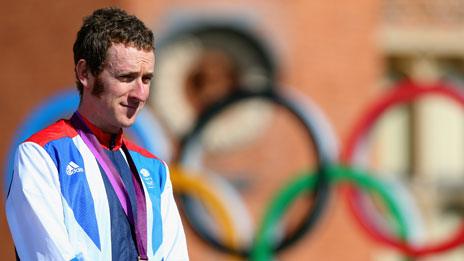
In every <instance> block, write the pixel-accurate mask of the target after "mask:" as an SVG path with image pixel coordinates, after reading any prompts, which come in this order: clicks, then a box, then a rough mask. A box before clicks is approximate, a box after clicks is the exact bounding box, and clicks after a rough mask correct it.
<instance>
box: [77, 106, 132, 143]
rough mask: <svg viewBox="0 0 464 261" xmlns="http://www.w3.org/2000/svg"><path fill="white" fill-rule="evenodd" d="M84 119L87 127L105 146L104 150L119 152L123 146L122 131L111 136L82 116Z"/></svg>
mask: <svg viewBox="0 0 464 261" xmlns="http://www.w3.org/2000/svg"><path fill="white" fill-rule="evenodd" d="M81 117H82V119H83V120H84V122H85V125H87V127H89V129H90V131H92V133H93V134H94V135H95V137H97V139H98V141H99V142H100V144H101V145H102V146H103V148H105V149H107V150H113V151H114V150H118V149H119V148H121V146H122V139H123V135H122V129H121V130H120V131H119V133H118V134H111V133H106V132H104V131H102V130H101V129H99V128H98V127H97V126H95V125H94V124H93V123H91V122H90V121H89V120H88V119H87V118H85V117H84V116H83V115H82V114H81Z"/></svg>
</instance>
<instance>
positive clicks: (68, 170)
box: [66, 161, 84, 176]
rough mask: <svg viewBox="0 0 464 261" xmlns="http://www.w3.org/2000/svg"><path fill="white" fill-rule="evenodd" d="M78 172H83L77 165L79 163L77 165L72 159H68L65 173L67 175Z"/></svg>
mask: <svg viewBox="0 0 464 261" xmlns="http://www.w3.org/2000/svg"><path fill="white" fill-rule="evenodd" d="M79 172H84V169H83V168H81V167H79V165H77V164H76V163H74V162H73V161H70V162H69V163H68V166H66V174H68V175H69V176H71V175H73V174H76V173H79Z"/></svg>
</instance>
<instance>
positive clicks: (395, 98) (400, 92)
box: [341, 81, 464, 257]
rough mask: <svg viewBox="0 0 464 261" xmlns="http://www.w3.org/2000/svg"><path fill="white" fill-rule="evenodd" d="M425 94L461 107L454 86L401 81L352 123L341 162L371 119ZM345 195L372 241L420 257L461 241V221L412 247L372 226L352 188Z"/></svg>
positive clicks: (460, 97) (463, 233) (463, 226)
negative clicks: (446, 234) (442, 235)
mask: <svg viewBox="0 0 464 261" xmlns="http://www.w3.org/2000/svg"><path fill="white" fill-rule="evenodd" d="M425 95H439V96H443V97H446V98H449V99H451V100H454V101H456V102H457V103H459V104H460V105H461V106H463V107H464V96H463V94H462V93H460V92H459V91H458V90H457V89H456V88H453V87H451V86H448V85H445V84H443V83H437V84H434V85H430V86H418V85H415V84H414V83H412V82H409V81H407V82H403V83H401V84H399V85H398V86H396V88H394V89H393V91H392V92H391V93H389V94H387V95H385V96H383V98H382V99H380V100H378V101H377V102H376V103H374V104H373V105H372V106H371V107H370V108H369V109H368V110H367V111H368V113H367V114H366V115H365V117H363V118H362V119H361V120H360V121H359V122H358V124H357V125H355V128H354V129H353V130H354V131H353V132H352V133H351V135H350V136H349V139H348V142H347V146H346V147H345V148H344V150H343V151H342V156H341V161H342V162H343V163H344V164H346V165H350V163H351V162H352V160H353V155H354V154H355V151H356V149H357V148H358V147H359V144H360V140H361V137H362V136H364V135H365V134H366V133H367V132H368V131H369V130H370V129H371V128H372V126H373V124H374V122H375V121H376V120H377V119H378V118H379V117H380V116H381V115H382V113H384V112H385V111H386V110H387V109H389V108H391V107H392V106H395V105H400V104H405V103H408V102H412V101H414V100H416V99H418V98H420V97H422V96H425ZM345 192H346V193H345V195H346V197H347V199H348V203H349V206H350V209H351V211H352V212H353V214H354V216H355V218H356V220H357V221H358V223H360V224H361V226H362V227H363V228H364V229H365V230H366V231H367V232H368V233H369V235H371V236H372V237H373V238H374V239H375V240H377V241H379V242H381V243H384V244H386V245H389V246H391V247H394V248H396V249H398V250H400V251H402V252H403V253H405V254H406V255H408V256H412V257H421V256H425V255H429V254H434V253H438V252H442V251H445V250H449V249H451V248H454V247H456V246H458V245H461V244H463V243H464V222H463V223H462V224H461V226H460V228H459V230H458V232H457V233H456V234H455V235H452V236H451V237H450V238H449V239H447V240H445V241H443V242H441V243H436V244H430V245H425V246H420V247H419V246H414V245H411V244H410V243H408V242H405V241H404V240H403V239H401V238H400V239H398V238H394V237H392V236H391V235H387V234H385V233H384V232H382V231H380V230H378V229H377V227H375V226H374V225H373V224H372V222H369V221H368V218H367V217H366V216H365V215H364V214H363V211H362V210H361V209H360V205H359V200H358V199H357V197H356V189H355V188H354V187H349V188H347V189H346V191H345Z"/></svg>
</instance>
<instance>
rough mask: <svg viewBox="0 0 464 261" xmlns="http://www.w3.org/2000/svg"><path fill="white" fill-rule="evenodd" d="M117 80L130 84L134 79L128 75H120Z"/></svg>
mask: <svg viewBox="0 0 464 261" xmlns="http://www.w3.org/2000/svg"><path fill="white" fill-rule="evenodd" d="M118 79H119V80H120V81H122V82H131V81H132V80H134V77H132V76H130V75H121V76H118Z"/></svg>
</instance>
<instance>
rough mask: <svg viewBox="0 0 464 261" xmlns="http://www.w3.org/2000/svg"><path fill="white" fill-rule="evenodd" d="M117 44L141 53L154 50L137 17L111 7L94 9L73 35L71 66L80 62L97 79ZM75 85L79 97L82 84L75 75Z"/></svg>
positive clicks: (148, 34) (150, 38)
mask: <svg viewBox="0 0 464 261" xmlns="http://www.w3.org/2000/svg"><path fill="white" fill-rule="evenodd" d="M118 43H121V44H124V45H126V46H131V47H135V48H138V49H141V50H145V51H154V49H155V47H154V36H153V32H152V31H151V30H150V29H148V28H147V27H146V26H145V24H144V23H143V22H142V21H140V20H139V19H138V18H137V17H135V16H134V15H129V14H127V13H126V12H125V11H124V10H121V9H119V8H115V7H108V8H102V9H97V10H95V11H94V12H93V13H92V14H91V15H90V16H87V17H85V18H84V20H83V24H82V27H81V28H80V30H79V32H78V33H77V38H76V41H75V42H74V46H73V52H74V65H77V62H78V61H79V60H80V59H84V60H85V61H86V62H87V64H88V66H89V68H90V72H91V73H92V74H93V75H94V76H97V75H98V74H100V72H101V71H102V70H103V63H104V62H105V59H106V55H107V51H108V49H109V48H110V47H111V45H112V44H118ZM76 73H77V72H76ZM76 84H77V89H78V90H79V95H80V96H81V97H82V92H83V85H82V83H81V82H80V81H79V79H78V78H77V74H76Z"/></svg>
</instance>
